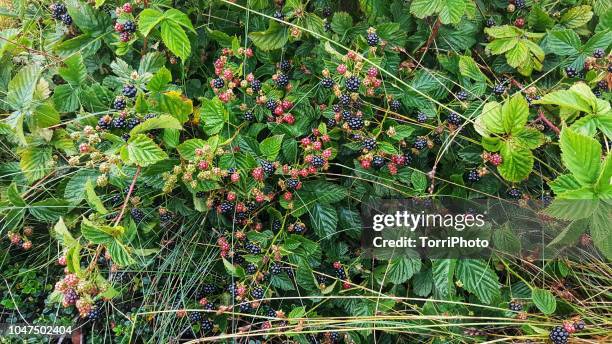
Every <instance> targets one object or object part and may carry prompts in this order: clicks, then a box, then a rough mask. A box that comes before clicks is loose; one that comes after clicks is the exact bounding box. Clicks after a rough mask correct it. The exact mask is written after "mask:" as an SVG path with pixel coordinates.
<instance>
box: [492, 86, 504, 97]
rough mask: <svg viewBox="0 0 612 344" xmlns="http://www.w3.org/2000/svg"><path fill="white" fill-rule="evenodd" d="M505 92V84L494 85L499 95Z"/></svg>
mask: <svg viewBox="0 0 612 344" xmlns="http://www.w3.org/2000/svg"><path fill="white" fill-rule="evenodd" d="M504 92H506V86H504V84H497V85H495V87H493V93H495V94H496V95H498V96H501V95H502V94H504Z"/></svg>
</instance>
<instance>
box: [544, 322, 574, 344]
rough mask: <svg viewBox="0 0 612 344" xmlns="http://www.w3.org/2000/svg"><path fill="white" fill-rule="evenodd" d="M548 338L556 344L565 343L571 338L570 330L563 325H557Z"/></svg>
mask: <svg viewBox="0 0 612 344" xmlns="http://www.w3.org/2000/svg"><path fill="white" fill-rule="evenodd" d="M548 338H550V340H551V341H552V342H553V343H554V344H565V343H567V341H568V340H569V332H567V330H566V329H565V328H564V327H563V326H556V327H555V328H553V329H552V331H550V334H549V335H548Z"/></svg>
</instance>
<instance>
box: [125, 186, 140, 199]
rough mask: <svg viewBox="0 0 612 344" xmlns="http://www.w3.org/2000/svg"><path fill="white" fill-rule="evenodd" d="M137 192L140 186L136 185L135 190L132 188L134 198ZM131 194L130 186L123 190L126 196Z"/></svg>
mask: <svg viewBox="0 0 612 344" xmlns="http://www.w3.org/2000/svg"><path fill="white" fill-rule="evenodd" d="M136 190H138V185H135V184H134V188H132V196H133V195H134V194H135V193H136ZM129 192H130V186H129V185H128V186H126V187H124V188H123V193H124V194H125V195H127V194H128V193H129Z"/></svg>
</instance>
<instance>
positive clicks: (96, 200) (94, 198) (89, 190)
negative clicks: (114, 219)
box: [85, 179, 108, 215]
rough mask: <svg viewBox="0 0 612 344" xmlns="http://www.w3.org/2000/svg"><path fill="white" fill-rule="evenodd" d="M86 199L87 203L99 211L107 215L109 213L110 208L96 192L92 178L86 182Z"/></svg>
mask: <svg viewBox="0 0 612 344" xmlns="http://www.w3.org/2000/svg"><path fill="white" fill-rule="evenodd" d="M85 199H86V200H87V203H89V205H90V206H91V207H92V208H94V209H95V210H96V211H97V212H98V213H100V214H102V215H105V214H107V213H108V210H106V208H105V207H104V204H102V201H101V200H100V197H98V195H97V194H96V191H95V185H94V182H93V180H92V179H88V180H87V182H86V183H85Z"/></svg>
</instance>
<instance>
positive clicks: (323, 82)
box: [321, 78, 334, 88]
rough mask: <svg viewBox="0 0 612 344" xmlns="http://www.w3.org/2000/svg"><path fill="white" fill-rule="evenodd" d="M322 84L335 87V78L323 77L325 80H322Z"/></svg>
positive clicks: (326, 86)
mask: <svg viewBox="0 0 612 344" xmlns="http://www.w3.org/2000/svg"><path fill="white" fill-rule="evenodd" d="M321 86H323V87H325V88H332V87H334V80H333V79H332V78H323V80H321Z"/></svg>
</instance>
